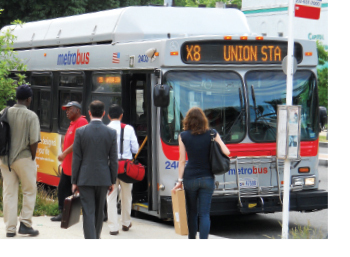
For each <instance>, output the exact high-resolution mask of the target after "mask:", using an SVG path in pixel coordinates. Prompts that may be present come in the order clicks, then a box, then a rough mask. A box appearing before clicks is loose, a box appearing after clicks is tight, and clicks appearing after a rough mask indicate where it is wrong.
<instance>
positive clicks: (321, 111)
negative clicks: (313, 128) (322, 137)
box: [319, 106, 328, 129]
mask: <svg viewBox="0 0 350 257" xmlns="http://www.w3.org/2000/svg"><path fill="white" fill-rule="evenodd" d="M319 114H320V127H321V129H324V126H325V125H326V124H327V123H328V115H327V109H326V107H323V106H320V107H319Z"/></svg>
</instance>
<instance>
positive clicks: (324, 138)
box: [319, 135, 328, 142]
mask: <svg viewBox="0 0 350 257" xmlns="http://www.w3.org/2000/svg"><path fill="white" fill-rule="evenodd" d="M319 139H320V142H328V140H327V136H321V135H320V137H319Z"/></svg>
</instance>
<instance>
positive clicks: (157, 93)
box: [153, 84, 170, 107]
mask: <svg viewBox="0 0 350 257" xmlns="http://www.w3.org/2000/svg"><path fill="white" fill-rule="evenodd" d="M169 91H170V87H169V85H166V84H165V85H160V84H157V85H155V86H154V88H153V102H154V105H155V106H156V107H167V106H168V105H169V101H170V96H169Z"/></svg>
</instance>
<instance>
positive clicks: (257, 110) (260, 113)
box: [251, 85, 277, 139]
mask: <svg viewBox="0 0 350 257" xmlns="http://www.w3.org/2000/svg"><path fill="white" fill-rule="evenodd" d="M251 94H252V99H253V104H254V112H255V121H254V123H255V133H259V131H258V120H259V119H261V120H262V122H263V124H264V125H266V127H267V129H268V131H269V132H270V133H271V135H272V136H273V137H274V138H275V139H276V132H274V131H273V129H272V127H271V126H270V125H269V122H268V121H267V120H266V117H267V116H271V115H277V114H276V113H268V114H265V115H264V114H263V113H264V107H262V106H261V105H259V106H258V108H257V107H256V99H255V91H254V86H253V85H251ZM258 116H259V117H258Z"/></svg>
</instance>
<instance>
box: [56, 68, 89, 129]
mask: <svg viewBox="0 0 350 257" xmlns="http://www.w3.org/2000/svg"><path fill="white" fill-rule="evenodd" d="M84 84H85V76H84V73H83V72H71V73H69V72H61V74H60V76H59V85H58V95H59V116H58V117H59V118H58V119H59V129H60V130H63V131H65V130H67V129H68V127H69V124H70V120H69V119H68V118H67V116H66V112H65V111H63V110H62V108H61V106H62V105H65V104H67V103H68V102H71V101H77V102H78V103H80V104H81V105H82V106H83V88H84Z"/></svg>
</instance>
